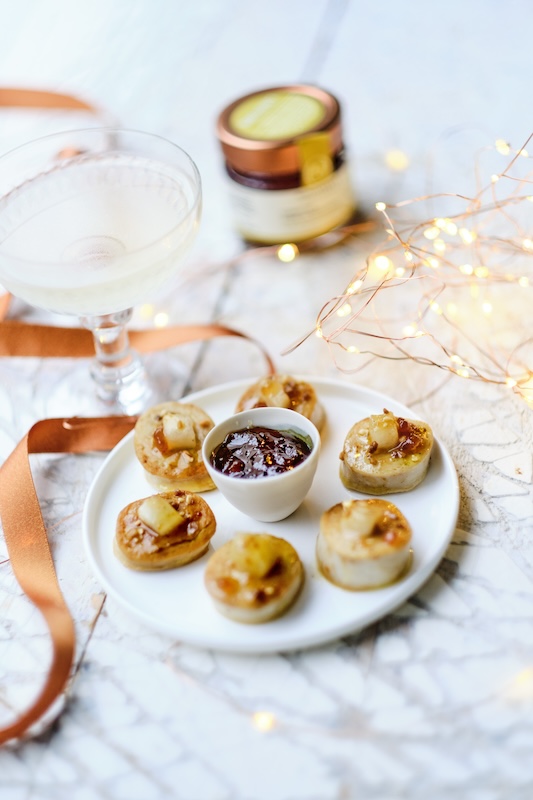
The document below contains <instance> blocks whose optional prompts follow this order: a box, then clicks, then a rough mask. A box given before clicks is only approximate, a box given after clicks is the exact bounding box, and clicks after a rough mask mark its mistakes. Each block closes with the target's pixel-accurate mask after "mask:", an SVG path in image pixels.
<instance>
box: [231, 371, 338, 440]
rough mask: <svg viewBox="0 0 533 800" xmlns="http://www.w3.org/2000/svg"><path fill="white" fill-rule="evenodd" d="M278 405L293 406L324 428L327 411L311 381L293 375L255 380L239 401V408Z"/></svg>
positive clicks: (246, 409)
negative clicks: (301, 379) (300, 379)
mask: <svg viewBox="0 0 533 800" xmlns="http://www.w3.org/2000/svg"><path fill="white" fill-rule="evenodd" d="M264 406H274V407H278V408H290V409H291V410H292V411H297V412H298V413H299V414H302V415H303V416H304V417H307V419H310V420H311V422H312V423H313V424H314V425H315V426H316V427H317V428H318V430H320V429H321V428H322V426H323V424H324V421H325V412H324V408H323V406H322V404H321V403H320V401H319V400H318V397H317V394H316V392H315V390H314V388H313V387H312V386H311V384H310V383H307V382H306V381H298V380H296V379H295V378H292V377H291V376H290V375H271V376H269V377H266V378H262V379H261V380H259V381H257V382H256V383H254V384H253V385H252V386H250V387H249V388H248V389H247V390H246V391H245V392H244V394H243V395H242V397H241V398H240V400H239V402H238V403H237V406H236V409H235V411H236V412H239V411H248V409H250V408H262V407H264Z"/></svg>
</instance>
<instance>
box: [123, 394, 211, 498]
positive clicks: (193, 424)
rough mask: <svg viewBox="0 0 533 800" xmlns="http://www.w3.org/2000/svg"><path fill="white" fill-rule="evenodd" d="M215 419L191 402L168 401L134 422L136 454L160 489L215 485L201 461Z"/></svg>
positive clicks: (197, 489)
mask: <svg viewBox="0 0 533 800" xmlns="http://www.w3.org/2000/svg"><path fill="white" fill-rule="evenodd" d="M213 425H214V422H213V420H212V419H211V417H210V416H209V415H208V414H206V412H205V411H204V410H203V409H201V408H198V407H197V406H195V405H192V404H191V403H178V402H176V401H169V402H167V403H160V405H157V406H153V407H152V408H149V409H148V411H145V413H144V414H142V415H141V416H140V417H139V419H138V420H137V423H136V425H135V433H134V446H135V454H136V456H137V458H138V459H139V461H140V462H141V464H142V466H143V467H144V469H145V471H146V476H147V478H148V481H149V482H150V483H151V484H152V485H153V486H155V487H156V488H157V489H159V490H160V491H165V490H168V489H186V490H188V491H191V492H204V491H207V490H208V489H214V488H215V485H214V483H213V481H212V480H211V478H210V477H209V475H208V472H207V470H206V468H205V464H204V462H203V460H202V443H203V441H204V439H205V437H206V435H207V434H208V432H209V431H210V430H211V428H212V427H213Z"/></svg>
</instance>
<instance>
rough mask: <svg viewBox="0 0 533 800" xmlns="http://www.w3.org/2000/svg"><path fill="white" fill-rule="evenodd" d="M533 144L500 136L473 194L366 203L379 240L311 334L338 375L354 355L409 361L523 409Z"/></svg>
mask: <svg viewBox="0 0 533 800" xmlns="http://www.w3.org/2000/svg"><path fill="white" fill-rule="evenodd" d="M532 138H533V134H532V135H531V136H530V137H529V138H528V140H527V141H526V142H525V144H524V145H523V146H522V147H520V148H519V149H517V150H513V148H512V147H511V145H510V144H508V143H507V142H505V141H504V140H502V139H499V140H497V141H496V142H495V144H494V145H493V146H492V147H486V148H484V153H483V155H486V153H488V152H491V153H492V154H493V155H494V154H497V156H498V157H501V156H504V157H507V161H506V163H505V166H504V168H503V169H501V170H499V171H498V172H492V174H490V175H486V174H485V173H484V171H483V169H482V165H481V158H479V161H478V162H477V163H476V165H475V167H476V168H475V174H476V178H477V187H476V188H475V191H474V192H473V193H472V195H471V196H468V195H465V194H453V193H438V194H428V195H424V196H420V197H416V198H414V199H410V200H404V201H402V202H399V203H395V204H389V203H386V202H383V201H380V202H378V203H376V210H377V212H378V213H379V215H380V216H381V219H382V221H383V224H384V232H385V238H384V241H381V242H380V244H379V246H378V247H377V248H374V249H373V250H372V252H371V253H370V254H369V255H368V257H367V258H366V260H365V262H364V264H363V265H362V266H361V267H360V268H359V269H358V270H357V271H356V272H355V274H354V275H353V277H352V279H351V280H350V282H349V284H348V285H347V287H346V288H345V290H344V293H343V294H341V295H338V296H335V297H333V298H331V299H330V300H329V301H328V302H326V303H325V305H324V306H323V307H322V309H321V310H320V312H319V314H318V316H317V321H316V326H315V330H314V333H315V335H317V336H318V337H319V338H321V339H322V340H324V341H325V342H326V343H327V344H328V345H329V346H330V348H331V350H332V352H333V357H334V359H335V362H336V365H337V366H338V367H339V369H341V370H342V371H344V372H356V371H358V369H360V368H362V366H364V362H363V361H362V357H363V356H367V357H378V358H385V359H392V360H406V359H409V360H412V361H414V362H416V363H418V364H422V365H426V366H432V367H435V368H439V369H441V370H445V371H447V372H449V373H453V374H454V375H457V376H459V377H461V378H463V379H470V380H477V381H484V382H486V383H491V384H496V385H502V386H506V387H508V388H509V389H511V390H512V391H513V392H515V393H517V394H518V395H520V396H521V397H522V398H524V399H525V400H526V401H527V402H528V403H529V404H530V405H533V337H532V336H531V332H530V330H529V328H530V323H529V320H530V307H531V295H530V292H529V289H530V288H531V286H532V284H533V275H532V267H531V259H532V257H533V187H532V186H531V184H533V171H532V170H531V168H530V162H531V158H530V156H529V153H528V150H527V146H528V144H529V143H530V140H531V139H532ZM428 207H431V209H432V214H431V216H427V208H428ZM436 207H443V209H444V211H443V212H442V214H436V213H435V211H434V209H435V208H436ZM413 211H414V212H415V214H414V215H413V214H412V212H413ZM407 212H409V213H410V214H411V217H412V216H414V217H415V219H414V220H413V219H412V218H410V217H409V214H408V213H407ZM416 217H418V219H417V218H416ZM308 335H309V334H308ZM308 335H307V336H304V337H302V339H300V340H299V341H298V342H296V343H295V344H294V345H292V346H291V347H290V348H288V349H287V350H286V351H285V352H290V351H291V350H293V349H295V348H296V347H298V346H299V345H300V344H301V343H302V342H303V341H304V340H305V339H306V338H308ZM339 351H340V353H341V354H342V363H341V359H340V358H339V357H338V356H337V355H336V353H338V352H339ZM347 358H348V361H347Z"/></svg>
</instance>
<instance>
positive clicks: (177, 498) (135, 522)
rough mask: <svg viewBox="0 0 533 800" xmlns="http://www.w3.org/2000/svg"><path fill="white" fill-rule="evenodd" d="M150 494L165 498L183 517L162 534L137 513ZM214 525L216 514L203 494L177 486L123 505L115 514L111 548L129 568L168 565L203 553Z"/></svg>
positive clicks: (172, 565)
mask: <svg viewBox="0 0 533 800" xmlns="http://www.w3.org/2000/svg"><path fill="white" fill-rule="evenodd" d="M153 497H159V498H162V499H163V500H166V501H167V502H168V503H169V504H170V506H171V507H172V509H174V510H175V511H177V512H178V515H179V517H181V518H182V520H181V521H180V522H179V524H178V525H177V526H176V527H175V528H174V529H172V530H169V531H167V532H165V533H164V534H161V533H158V531H157V530H155V529H154V528H151V527H150V526H149V525H147V524H146V523H145V522H143V520H142V519H141V517H140V516H139V509H141V507H142V504H143V503H144V502H145V501H146V500H147V499H151V498H153ZM141 514H142V510H141ZM215 529H216V520H215V517H214V515H213V512H212V510H211V508H210V507H209V506H208V504H207V503H206V502H205V500H204V499H203V497H200V496H199V495H197V494H194V493H193V492H187V491H184V490H182V489H176V490H174V491H172V492H164V493H160V494H159V495H157V496H155V495H151V497H150V498H142V499H141V500H135V501H134V502H133V503H129V504H128V505H127V506H125V507H124V508H123V509H122V510H121V512H120V513H119V515H118V518H117V524H116V531H115V539H114V542H113V545H114V547H113V549H114V552H115V555H116V556H117V558H119V559H120V561H122V563H123V564H124V565H125V566H127V567H130V568H131V569H137V570H160V569H171V568H173V567H179V566H182V565H183V564H188V563H189V562H190V561H194V559H196V558H199V557H200V556H201V555H203V553H205V551H206V550H207V548H208V546H209V542H210V540H211V537H212V536H213V534H214V533H215Z"/></svg>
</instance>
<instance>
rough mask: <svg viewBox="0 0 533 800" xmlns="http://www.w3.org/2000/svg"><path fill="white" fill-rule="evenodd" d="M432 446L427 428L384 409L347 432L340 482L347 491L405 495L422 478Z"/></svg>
mask: <svg viewBox="0 0 533 800" xmlns="http://www.w3.org/2000/svg"><path fill="white" fill-rule="evenodd" d="M432 447H433V433H432V431H431V428H430V427H429V425H427V424H426V423H425V422H419V421H415V420H411V419H404V418H403V417H396V416H395V415H394V414H393V413H392V412H391V411H387V410H386V409H384V410H383V414H373V415H372V416H370V417H366V419H363V420H361V421H360V422H356V423H355V425H353V427H352V428H351V429H350V430H349V432H348V434H347V436H346V439H345V440H344V447H343V450H342V453H341V454H340V459H341V467H340V477H341V480H342V482H343V484H344V485H345V486H346V488H347V489H355V490H356V491H359V492H367V493H369V494H390V493H391V492H408V491H409V490H410V489H414V487H415V486H418V484H419V483H420V482H421V481H422V480H423V479H424V477H425V475H426V472H427V470H428V466H429V458H430V455H431V450H432Z"/></svg>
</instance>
